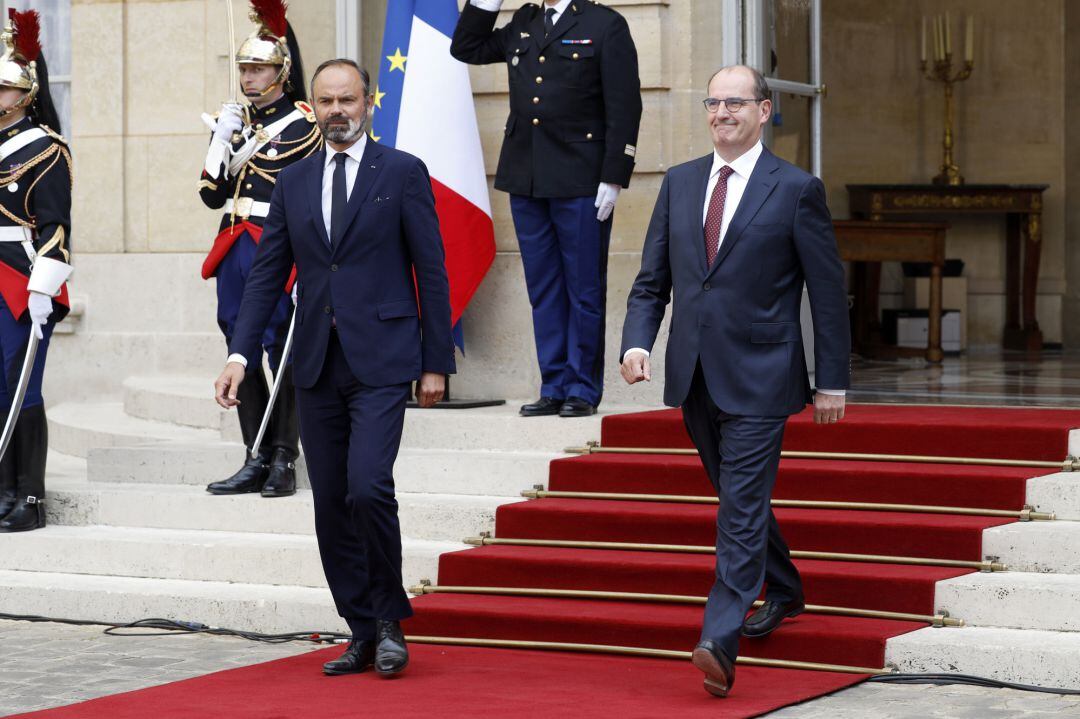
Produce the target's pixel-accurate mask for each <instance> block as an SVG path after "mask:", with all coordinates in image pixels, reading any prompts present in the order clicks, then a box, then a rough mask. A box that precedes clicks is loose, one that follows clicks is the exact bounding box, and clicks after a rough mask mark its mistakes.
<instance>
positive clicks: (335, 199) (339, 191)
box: [330, 152, 349, 247]
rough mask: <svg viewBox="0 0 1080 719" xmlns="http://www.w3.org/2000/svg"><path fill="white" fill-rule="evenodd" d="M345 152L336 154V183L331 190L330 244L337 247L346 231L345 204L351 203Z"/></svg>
mask: <svg viewBox="0 0 1080 719" xmlns="http://www.w3.org/2000/svg"><path fill="white" fill-rule="evenodd" d="M346 157H348V156H347V155H346V154H345V153H344V152H339V153H337V154H336V155H334V162H335V163H337V167H335V168H334V184H333V187H332V188H331V190H330V246H331V247H335V246H336V245H337V243H338V242H340V241H341V235H342V234H344V232H345V206H346V205H347V204H349V194H348V192H347V191H346V189H345V187H346V186H345V158H346Z"/></svg>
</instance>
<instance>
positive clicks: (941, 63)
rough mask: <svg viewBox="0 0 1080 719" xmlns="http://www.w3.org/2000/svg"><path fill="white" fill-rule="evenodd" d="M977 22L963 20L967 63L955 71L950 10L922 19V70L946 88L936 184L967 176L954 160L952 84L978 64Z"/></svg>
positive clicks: (955, 181) (959, 181) (961, 181)
mask: <svg viewBox="0 0 1080 719" xmlns="http://www.w3.org/2000/svg"><path fill="white" fill-rule="evenodd" d="M927 24H930V25H931V33H930V35H931V39H932V43H933V48H932V49H933V64H928V63H927V57H926V35H927V32H926V30H927ZM974 51H975V23H974V21H973V19H972V17H971V16H970V15H969V16H967V18H966V20H965V23H964V63H963V65H961V66H960V69H959V70H957V71H956V72H955V74H954V71H953V54H952V32H951V30H950V23H949V13H945V15H944V16H941V15H938V16H935V17H933V18H930V20H929V23H928V21H927V18H926V17H923V19H922V63H921V67H922V73H923V76H924V77H925V78H926V79H927V80H932V81H936V82H940V83H941V84H942V85H943V86H944V88H945V133H944V138H943V139H942V142H941V146H942V158H941V171H940V172H939V173H938V174H937V175H936V176H935V177H934V179H933V182H934V184H935V185H962V184H964V177H963V175H961V174H960V168H959V167H958V166H957V165H956V163H955V162H954V161H953V138H954V135H953V84H955V83H957V82H963V81H964V80H967V79H968V78H969V77H971V70H972V68H974V67H975V62H974V57H975V56H974Z"/></svg>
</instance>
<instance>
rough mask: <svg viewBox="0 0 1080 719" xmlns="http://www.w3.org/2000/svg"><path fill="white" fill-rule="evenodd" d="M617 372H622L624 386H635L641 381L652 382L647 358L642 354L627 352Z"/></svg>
mask: <svg viewBox="0 0 1080 719" xmlns="http://www.w3.org/2000/svg"><path fill="white" fill-rule="evenodd" d="M619 371H620V372H622V376H623V379H624V380H626V384H637V383H638V382H640V381H641V380H645V381H646V382H651V381H652V369H651V368H650V367H649V358H648V357H647V356H646V355H645V353H643V352H627V353H626V357H624V358H623V363H622V367H620V368H619Z"/></svg>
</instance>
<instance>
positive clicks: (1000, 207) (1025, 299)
mask: <svg viewBox="0 0 1080 719" xmlns="http://www.w3.org/2000/svg"><path fill="white" fill-rule="evenodd" d="M1047 187H1049V185H958V186H952V185H848V186H847V190H848V197H849V202H850V209H851V216H852V217H853V218H855V219H863V220H875V221H877V220H885V219H896V218H899V217H910V216H912V215H922V216H926V215H934V216H941V215H1004V216H1005V226H1006V231H1007V234H1006V241H1005V336H1004V342H1003V344H1004V346H1005V347H1006V348H1007V349H1018V350H1026V351H1028V352H1039V351H1040V350H1042V341H1043V337H1042V332H1041V331H1040V330H1039V322H1038V320H1037V319H1036V318H1035V298H1036V289H1037V287H1038V282H1039V254H1040V250H1041V249H1042V209H1043V199H1042V195H1043V192H1044V191H1045V190H1046V188H1047ZM878 271H879V272H880V269H879V270H878ZM879 277H880V274H879ZM879 281H880V280H879Z"/></svg>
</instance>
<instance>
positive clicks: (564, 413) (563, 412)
mask: <svg viewBox="0 0 1080 719" xmlns="http://www.w3.org/2000/svg"><path fill="white" fill-rule="evenodd" d="M594 414H596V407H593V406H592V405H591V404H589V403H588V402H586V401H585V400H583V399H580V398H578V397H568V398H567V399H566V401H565V402H563V406H562V407H560V408H559V416H560V417H589V416H591V415H594Z"/></svg>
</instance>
